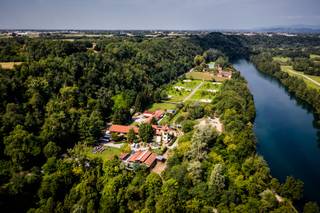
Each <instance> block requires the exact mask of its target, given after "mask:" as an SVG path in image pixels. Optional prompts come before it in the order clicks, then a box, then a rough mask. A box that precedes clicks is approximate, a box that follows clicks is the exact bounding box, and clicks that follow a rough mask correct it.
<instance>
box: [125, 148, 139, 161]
mask: <svg viewBox="0 0 320 213" xmlns="http://www.w3.org/2000/svg"><path fill="white" fill-rule="evenodd" d="M141 154H142V151H140V150H139V151H136V152H135V153H134V154H133V155H131V156H130V157H129V159H128V161H129V162H135V161H136V160H137V159H138V158H139V157H140V155H141Z"/></svg>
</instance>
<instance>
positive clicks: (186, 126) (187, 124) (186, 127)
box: [177, 119, 195, 133]
mask: <svg viewBox="0 0 320 213" xmlns="http://www.w3.org/2000/svg"><path fill="white" fill-rule="evenodd" d="M177 120H178V119H177ZM194 125H195V122H194V121H191V120H185V121H183V122H182V131H183V132H184V133H187V132H190V131H192V130H193V126H194Z"/></svg>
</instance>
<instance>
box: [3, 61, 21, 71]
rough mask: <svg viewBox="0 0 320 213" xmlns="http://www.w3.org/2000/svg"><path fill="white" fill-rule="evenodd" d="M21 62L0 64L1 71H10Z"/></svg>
mask: <svg viewBox="0 0 320 213" xmlns="http://www.w3.org/2000/svg"><path fill="white" fill-rule="evenodd" d="M20 64H22V62H0V66H1V68H2V69H7V70H12V69H13V68H14V65H20Z"/></svg>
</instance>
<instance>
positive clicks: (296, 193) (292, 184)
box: [280, 176, 303, 200]
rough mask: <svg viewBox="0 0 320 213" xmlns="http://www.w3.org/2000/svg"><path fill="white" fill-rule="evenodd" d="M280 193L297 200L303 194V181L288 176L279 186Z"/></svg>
mask: <svg viewBox="0 0 320 213" xmlns="http://www.w3.org/2000/svg"><path fill="white" fill-rule="evenodd" d="M280 194H281V195H282V196H284V197H288V198H290V199H293V200H299V199H301V198H302V196H303V182H302V181H301V180H297V179H294V178H293V177H291V176H289V177H287V179H286V182H285V183H284V184H283V185H282V186H281V192H280Z"/></svg>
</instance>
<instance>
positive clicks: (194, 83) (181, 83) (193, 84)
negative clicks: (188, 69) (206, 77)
mask: <svg viewBox="0 0 320 213" xmlns="http://www.w3.org/2000/svg"><path fill="white" fill-rule="evenodd" d="M200 83H201V81H200V80H191V82H184V81H183V80H182V81H178V82H177V83H175V84H174V86H180V87H185V88H187V89H194V88H195V87H197V86H198V85H199V84H200Z"/></svg>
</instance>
